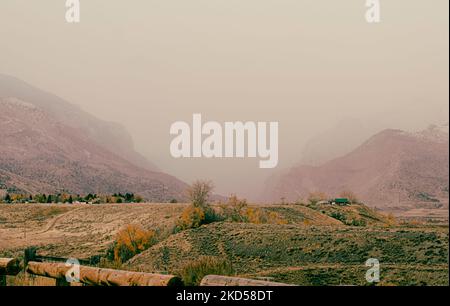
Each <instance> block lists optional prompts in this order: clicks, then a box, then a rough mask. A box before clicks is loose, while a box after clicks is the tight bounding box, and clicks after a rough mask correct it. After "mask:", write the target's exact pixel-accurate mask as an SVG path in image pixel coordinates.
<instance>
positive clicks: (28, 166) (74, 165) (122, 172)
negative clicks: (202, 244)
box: [0, 98, 186, 201]
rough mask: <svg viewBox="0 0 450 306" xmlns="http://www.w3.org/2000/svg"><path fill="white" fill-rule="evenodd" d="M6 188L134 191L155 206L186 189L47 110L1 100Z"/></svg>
mask: <svg viewBox="0 0 450 306" xmlns="http://www.w3.org/2000/svg"><path fill="white" fill-rule="evenodd" d="M1 186H3V189H4V188H5V187H6V188H8V189H13V190H17V191H19V192H27V193H41V192H46V193H56V192H61V191H67V192H71V193H80V194H85V193H108V194H111V193H116V192H122V193H124V192H134V193H138V194H140V195H142V196H145V197H146V198H147V199H149V200H154V201H161V200H167V199H171V198H177V199H181V198H182V195H183V191H184V190H185V188H186V185H185V184H184V183H183V182H181V181H179V180H178V179H176V178H174V177H172V176H169V175H167V174H164V173H160V172H155V171H150V170H147V169H144V168H140V167H138V166H136V165H135V164H133V163H131V162H129V161H128V160H125V159H124V158H122V157H121V156H119V155H117V154H116V153H115V151H113V152H111V151H109V150H107V149H105V148H104V147H103V146H101V145H99V144H97V143H96V142H94V141H92V139H91V137H89V136H88V135H86V133H85V132H84V130H82V129H79V128H75V127H72V126H68V125H65V124H64V123H62V122H61V120H60V119H57V118H56V117H55V116H54V115H53V114H51V113H48V112H47V111H45V110H43V109H42V108H40V107H37V106H35V105H33V104H30V103H27V102H23V101H21V100H18V99H12V98H10V99H0V187H1ZM0 189H2V188H0Z"/></svg>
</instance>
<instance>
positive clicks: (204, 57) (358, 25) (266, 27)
mask: <svg viewBox="0 0 450 306" xmlns="http://www.w3.org/2000/svg"><path fill="white" fill-rule="evenodd" d="M365 2H366V1H365V0H346V1H334V0H326V1H325V0H271V1H269V0H189V1H186V0H170V1H167V0H157V1H156V0H133V1H125V0H121V1H119V0H115V1H110V0H89V1H83V0H82V1H81V22H80V23H79V24H68V23H67V22H66V20H65V10H66V8H65V1H61V0H45V1H29V0H2V1H1V2H0V73H4V74H8V75H12V76H15V77H17V78H19V79H22V80H24V81H26V82H28V83H30V84H32V85H34V86H36V87H39V88H41V89H44V90H46V91H49V92H52V93H54V94H56V95H58V96H60V97H62V98H64V99H66V100H67V101H70V102H72V103H74V104H77V105H79V106H80V107H81V108H82V109H84V110H85V111H87V112H89V113H92V114H94V115H95V116H97V117H99V118H101V119H105V120H108V121H114V122H118V123H121V124H122V125H123V126H124V127H125V128H126V129H127V130H128V131H129V133H130V134H131V135H132V137H133V139H134V142H135V146H136V149H137V150H138V151H139V152H141V153H143V154H144V155H145V156H146V157H147V158H148V159H149V160H151V161H152V162H153V163H154V164H156V165H157V166H158V167H159V169H161V170H162V171H164V172H167V173H170V174H172V175H175V176H177V177H179V178H180V179H183V180H185V181H186V182H190V181H192V180H194V179H197V178H202V179H211V180H213V181H214V183H215V185H216V187H217V188H216V189H217V190H216V191H217V192H219V193H221V194H225V195H226V194H230V193H237V194H239V195H241V196H246V197H249V198H256V196H257V194H258V192H259V190H260V188H262V186H263V182H264V181H265V179H266V178H267V177H268V176H269V175H271V174H272V173H274V172H276V171H279V170H280V169H283V168H286V167H289V166H291V165H294V164H298V163H302V162H304V163H310V164H317V163H320V162H322V161H324V160H327V159H330V158H333V157H336V155H339V154H345V153H346V152H348V151H350V150H352V149H353V148H354V147H355V146H357V145H358V144H360V143H361V142H363V141H364V140H366V139H367V138H368V137H370V136H371V135H373V134H374V133H376V132H377V131H380V130H382V129H385V128H399V129H405V130H419V129H423V128H425V127H427V126H428V125H429V124H445V123H447V122H448V116H449V107H448V81H449V80H448V67H449V63H448V51H449V50H448V47H449V46H448V42H449V41H448V35H449V33H448V22H449V21H448V9H449V8H448V6H449V2H448V1H447V0H433V1H427V0H396V1H391V0H381V1H380V2H381V23H379V24H369V23H367V22H366V20H365V11H366V7H365ZM193 113H201V114H202V116H203V118H204V120H205V121H209V120H213V121H218V122H224V121H267V122H269V121H278V122H279V142H280V143H279V165H278V167H277V168H276V169H271V170H269V169H259V166H258V164H259V159H258V158H244V159H204V158H202V159H174V158H173V157H172V156H171V155H170V151H169V144H170V142H171V140H172V139H173V136H171V135H170V134H169V128H170V126H171V124H172V123H173V122H175V121H179V120H183V121H187V122H191V120H192V115H193Z"/></svg>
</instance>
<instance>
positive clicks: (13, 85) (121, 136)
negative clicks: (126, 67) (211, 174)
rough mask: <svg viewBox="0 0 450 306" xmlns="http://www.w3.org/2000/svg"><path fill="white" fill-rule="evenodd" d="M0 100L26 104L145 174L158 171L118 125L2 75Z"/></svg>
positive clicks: (0, 75)
mask: <svg viewBox="0 0 450 306" xmlns="http://www.w3.org/2000/svg"><path fill="white" fill-rule="evenodd" d="M0 98H17V99H19V100H22V101H26V102H28V103H30V104H32V105H34V106H36V107H39V108H41V109H42V110H44V111H46V112H47V113H49V114H51V115H52V116H54V118H57V120H58V121H60V122H63V123H64V124H65V125H67V126H70V127H73V128H77V129H80V130H82V131H83V132H84V133H85V134H86V135H87V136H88V137H89V138H90V140H91V141H93V142H95V143H97V144H98V145H100V146H102V147H104V148H105V149H107V150H109V151H114V152H115V154H117V155H119V156H121V157H123V158H125V159H126V160H128V161H130V162H132V163H134V164H135V165H137V166H139V167H143V168H146V169H148V170H158V169H157V167H156V166H155V165H153V164H152V163H151V162H149V161H148V160H147V159H145V158H144V157H143V156H141V155H140V154H139V153H137V152H136V151H135V150H134V147H133V146H134V145H133V140H132V139H131V136H130V135H129V134H128V132H127V131H126V130H125V129H124V128H123V127H122V126H121V125H120V124H117V123H113V122H106V121H103V120H99V119H98V118H96V117H94V116H92V115H90V114H88V113H86V112H84V111H83V110H81V109H80V108H79V107H78V106H76V105H73V104H70V103H69V102H67V101H65V100H63V99H61V98H59V97H57V96H55V95H53V94H51V93H48V92H45V91H43V90H40V89H38V88H35V87H33V86H31V85H29V84H27V83H25V82H23V81H21V80H19V79H17V78H14V77H11V76H7V75H3V74H0Z"/></svg>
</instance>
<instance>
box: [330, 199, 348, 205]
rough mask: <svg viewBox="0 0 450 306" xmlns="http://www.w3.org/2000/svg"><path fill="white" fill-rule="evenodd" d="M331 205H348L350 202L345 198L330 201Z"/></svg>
mask: <svg viewBox="0 0 450 306" xmlns="http://www.w3.org/2000/svg"><path fill="white" fill-rule="evenodd" d="M331 203H332V204H336V205H348V204H350V201H349V200H348V199H347V198H337V199H334V200H332V201H331Z"/></svg>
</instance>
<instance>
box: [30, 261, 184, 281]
mask: <svg viewBox="0 0 450 306" xmlns="http://www.w3.org/2000/svg"><path fill="white" fill-rule="evenodd" d="M69 269H71V266H66V264H62V263H42V262H33V261H31V262H29V263H28V266H27V272H28V273H30V274H33V275H38V276H44V277H50V278H54V279H57V280H58V279H59V280H61V279H62V280H64V279H65V278H66V274H67V273H68V272H69ZM79 282H80V283H82V284H85V285H92V286H177V285H181V284H182V282H181V279H180V278H178V277H176V276H174V275H164V274H152V273H143V272H131V271H121V270H113V269H102V268H94V267H87V266H79Z"/></svg>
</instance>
